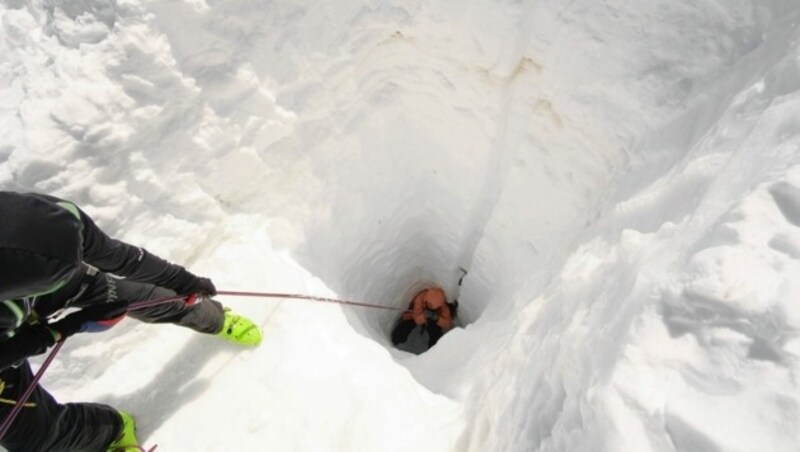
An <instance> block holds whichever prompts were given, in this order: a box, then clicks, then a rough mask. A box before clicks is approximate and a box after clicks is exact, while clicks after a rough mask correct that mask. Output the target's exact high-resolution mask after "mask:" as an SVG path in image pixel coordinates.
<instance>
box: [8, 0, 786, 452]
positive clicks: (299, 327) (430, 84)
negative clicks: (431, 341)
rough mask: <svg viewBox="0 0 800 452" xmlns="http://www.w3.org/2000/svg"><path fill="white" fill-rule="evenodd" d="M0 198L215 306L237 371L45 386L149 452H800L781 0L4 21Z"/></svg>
mask: <svg viewBox="0 0 800 452" xmlns="http://www.w3.org/2000/svg"><path fill="white" fill-rule="evenodd" d="M0 11H2V30H3V32H2V38H3V39H2V41H0V46H2V49H1V50H0V80H2V81H1V83H2V90H0V130H2V133H3V138H2V142H0V159H1V160H0V162H1V163H0V184H2V187H3V188H4V189H14V190H35V191H43V192H50V193H54V194H56V195H60V196H63V197H67V198H70V199H73V200H74V201H76V202H78V203H80V204H81V205H83V206H85V208H86V209H87V210H88V211H89V212H90V213H91V214H93V215H94V216H95V217H96V218H97V220H98V221H99V222H100V224H101V225H102V226H103V227H104V228H105V229H106V230H108V231H109V232H110V233H113V234H115V235H117V236H119V237H122V238H124V239H126V240H128V241H131V242H135V243H140V244H143V245H145V246H147V247H149V248H150V249H151V250H153V251H155V252H157V253H160V254H162V255H164V256H168V257H170V258H172V259H173V260H175V261H178V262H182V263H186V264H187V265H189V266H190V267H191V268H192V269H194V270H195V271H197V272H200V273H206V274H208V275H210V276H212V277H214V279H215V281H216V282H217V284H218V286H220V287H225V288H237V289H239V288H240V289H252V290H270V289H272V290H280V291H298V292H311V293H316V294H320V295H330V294H336V295H338V296H341V297H345V298H350V299H358V300H363V301H368V302H372V303H382V304H386V305H392V306H397V307H402V306H404V305H405V303H406V302H407V301H408V299H409V298H410V296H411V295H413V293H414V291H416V290H417V289H419V288H420V287H421V286H423V285H425V284H438V285H442V286H443V287H445V288H446V289H447V290H448V291H449V293H450V294H451V295H454V294H455V293H456V287H455V282H456V281H457V278H458V276H459V272H458V267H459V266H463V267H466V268H468V269H469V270H470V273H469V276H468V277H467V278H466V279H465V284H464V286H463V288H462V289H461V294H460V300H461V303H462V311H461V312H462V321H464V322H465V323H467V326H466V328H463V329H459V330H456V331H454V332H452V333H450V334H448V335H447V336H445V338H444V339H443V340H442V341H441V342H440V344H439V345H437V346H436V347H435V348H434V349H433V350H431V351H430V352H429V353H426V354H425V355H422V356H419V357H415V356H411V355H408V354H405V353H403V352H399V351H397V350H393V349H391V347H390V346H389V344H388V340H387V335H388V331H389V329H390V328H391V325H392V321H393V316H392V315H391V314H388V313H383V312H376V311H372V310H363V309H350V308H347V309H340V308H337V307H332V306H325V305H314V304H302V303H296V302H286V303H282V304H278V303H274V302H268V301H263V302H262V301H252V300H250V301H243V300H234V299H225V300H224V301H225V302H226V303H228V304H231V305H232V306H234V307H236V308H237V310H239V311H241V312H243V313H246V314H248V315H250V316H252V317H254V318H255V319H256V320H258V321H259V322H261V324H262V325H263V326H264V330H265V341H264V344H263V345H262V347H261V348H259V349H257V350H255V351H250V352H239V351H237V350H235V349H234V348H232V347H229V346H226V345H224V344H219V343H217V341H215V340H214V339H213V338H207V337H199V336H197V335H193V334H191V333H189V332H186V331H182V330H180V329H177V328H170V327H155V326H147V325H140V324H136V323H135V322H133V321H128V322H126V323H125V324H124V325H122V326H120V327H118V328H116V329H115V330H114V331H113V332H110V333H108V334H106V335H105V336H102V337H98V336H83V337H79V338H75V339H73V340H71V341H70V344H69V345H68V346H67V347H66V349H65V351H64V354H63V356H61V357H60V359H59V360H58V362H57V363H56V365H55V367H54V368H53V370H52V371H51V372H50V373H49V374H48V376H47V379H46V382H45V384H46V386H47V387H48V388H49V389H50V390H52V391H53V392H54V393H55V394H56V395H57V396H58V397H59V398H60V399H61V400H65V401H66V400H72V401H79V400H87V401H101V402H106V403H111V404H113V405H114V406H117V407H119V408H123V409H128V410H132V411H133V412H134V414H135V415H136V416H137V417H138V419H139V422H140V426H141V436H142V438H143V439H144V440H145V441H146V443H148V444H152V443H158V444H160V447H161V448H163V449H164V450H215V451H218V450H313V451H326V450H331V451H333V450H339V451H344V450H347V451H376V450H381V451H390V450H396V451H410V450H413V451H421V450H431V451H442V450H454V451H462V450H463V451H600V450H602V451H621V450H625V451H633V450H636V451H647V450H652V451H671V450H681V451H703V452H714V451H722V450H724V451H764V450H769V451H796V450H798V449H800V429H798V425H800V405H799V403H800V391H799V390H798V389H799V388H798V383H799V382H798V378H799V377H798V370H800V364H798V357H799V356H800V338H798V335H797V333H798V330H799V329H800V311H798V302H799V300H800V261H799V260H798V259H800V149H799V146H800V119H798V118H800V91H799V89H800V47H799V44H798V38H800V31H798V28H797V24H798V20H800V4H798V3H797V2H796V1H794V0H761V1H755V0H724V1H723V0H700V1H698V0H646V1H645V0H640V1H612V0H604V1H597V0H577V1H573V2H562V1H555V0H549V1H546V0H537V1H528V2H510V1H501V2H497V1H493V2H490V1H486V0H473V1H464V0H461V1H437V2H428V1H411V0H406V1H391V2H386V1H383V2H382V1H377V0H375V1H355V0H347V1H344V0H342V1H328V2H298V1H291V2H290V1H277V2H264V1H258V0H243V1H242V0H240V1H233V0H228V1H219V0H218V1H212V0H208V1H204V0H186V1H145V0H117V1H114V0H80V1H70V2H59V1H53V0H44V1H41V0H39V1H37V0H33V1H23V0H4V1H3V2H2V6H0Z"/></svg>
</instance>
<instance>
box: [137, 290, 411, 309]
mask: <svg viewBox="0 0 800 452" xmlns="http://www.w3.org/2000/svg"><path fill="white" fill-rule="evenodd" d="M217 295H223V296H230V297H257V298H286V299H289V300H308V301H321V302H325V303H337V304H344V305H349V306H361V307H367V308H376V309H387V310H390V311H399V312H411V311H409V310H406V309H402V308H395V307H393V306H381V305H378V304H371V303H362V302H358V301H350V300H339V299H337V298H326V297H315V296H312V295H299V294H291V293H273V292H240V291H232V290H220V291H217ZM187 298H188V297H187V296H183V295H177V296H172V297H165V298H156V299H153V300H146V301H139V302H136V303H131V305H130V307H129V308H128V309H129V310H131V311H136V310H139V309H144V308H149V307H152V306H158V305H161V304H166V303H171V302H173V301H178V300H183V301H185V300H186V299H187Z"/></svg>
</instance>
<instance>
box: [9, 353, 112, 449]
mask: <svg viewBox="0 0 800 452" xmlns="http://www.w3.org/2000/svg"><path fill="white" fill-rule="evenodd" d="M0 381H2V386H3V388H2V394H1V395H0V397H2V401H0V419H3V420H4V419H5V418H6V416H8V414H9V413H10V412H11V410H12V408H13V405H14V403H15V402H16V400H17V399H18V398H19V397H20V396H21V395H22V394H23V393H24V392H25V390H26V389H27V388H28V386H29V385H30V384H31V382H32V381H33V373H32V371H31V368H30V364H28V362H27V361H25V362H24V363H22V364H21V365H20V366H19V367H10V368H7V369H5V370H3V371H2V372H0ZM121 428H122V422H121V419H120V417H119V415H118V413H117V411H116V410H114V409H113V408H111V407H110V406H107V405H100V404H96V403H66V404H60V403H58V402H56V400H55V399H54V398H53V396H51V395H50V394H49V393H48V392H47V391H46V390H45V389H44V388H42V386H41V385H37V387H36V389H35V390H34V392H33V394H32V395H31V397H30V399H29V401H28V403H27V404H26V405H25V407H24V408H23V409H22V410H21V411H20V412H19V415H18V416H17V418H16V419H15V420H14V423H13V424H12V425H11V428H10V430H9V431H8V433H7V434H6V436H5V437H4V438H3V439H2V441H0V444H2V445H3V447H5V448H6V449H7V450H8V451H9V452H16V451H25V452H39V451H41V452H46V451H55V450H92V451H94V450H106V448H107V447H108V445H109V444H110V443H111V442H112V441H113V440H114V439H115V438H116V437H117V436H118V435H119V433H120V431H121Z"/></svg>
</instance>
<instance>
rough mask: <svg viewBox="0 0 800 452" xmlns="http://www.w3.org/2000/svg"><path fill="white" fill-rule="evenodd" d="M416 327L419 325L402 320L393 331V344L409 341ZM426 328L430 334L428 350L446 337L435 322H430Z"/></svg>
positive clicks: (411, 321)
mask: <svg viewBox="0 0 800 452" xmlns="http://www.w3.org/2000/svg"><path fill="white" fill-rule="evenodd" d="M416 327H417V324H416V322H414V321H413V320H401V321H400V322H399V323H398V324H397V326H395V327H394V330H392V344H394V345H397V344H402V343H403V342H405V341H407V340H408V336H409V335H410V334H411V332H412V331H414V328H416ZM424 328H425V329H426V330H427V332H428V348H430V347H433V346H434V345H436V343H437V342H439V339H441V338H442V336H444V330H442V327H440V326H439V325H437V324H436V322H434V321H428V323H426V324H425V325H424Z"/></svg>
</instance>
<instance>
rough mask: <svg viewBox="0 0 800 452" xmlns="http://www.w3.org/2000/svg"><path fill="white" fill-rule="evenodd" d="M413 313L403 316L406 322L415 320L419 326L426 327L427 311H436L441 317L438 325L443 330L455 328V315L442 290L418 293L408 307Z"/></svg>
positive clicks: (426, 290) (428, 290)
mask: <svg viewBox="0 0 800 452" xmlns="http://www.w3.org/2000/svg"><path fill="white" fill-rule="evenodd" d="M408 307H409V309H411V312H406V313H404V314H403V319H404V320H413V321H414V323H416V324H417V325H424V324H425V322H426V320H425V310H426V309H429V310H431V311H436V313H437V314H438V315H439V320H437V321H436V324H437V325H439V326H440V327H441V328H443V329H447V328H450V327H451V326H453V315H452V313H451V312H450V306H448V305H447V297H446V296H445V294H444V291H443V290H442V289H439V288H436V289H425V290H423V291H421V292H420V293H418V294H417V295H416V296H415V297H414V299H413V300H411V303H410V304H409V305H408Z"/></svg>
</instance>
